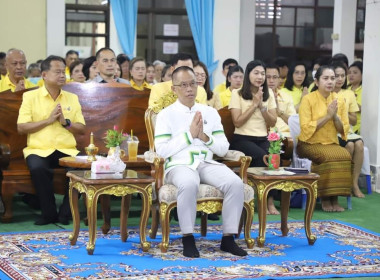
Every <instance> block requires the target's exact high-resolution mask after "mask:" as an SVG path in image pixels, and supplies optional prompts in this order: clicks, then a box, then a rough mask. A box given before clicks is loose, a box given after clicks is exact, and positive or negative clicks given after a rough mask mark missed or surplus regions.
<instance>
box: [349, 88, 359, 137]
mask: <svg viewBox="0 0 380 280" xmlns="http://www.w3.org/2000/svg"><path fill="white" fill-rule="evenodd" d="M348 89H350V90H352V87H351V86H349V87H348ZM362 90H363V88H362V86H360V87H358V88H357V89H355V90H352V91H353V92H354V94H355V97H356V102H357V103H358V105H359V106H360V107H361V106H362ZM360 111H361V110H360ZM356 119H357V121H356V124H355V125H354V126H353V128H352V130H353V131H354V132H356V133H358V134H360V125H361V122H362V113H361V112H357V113H356Z"/></svg>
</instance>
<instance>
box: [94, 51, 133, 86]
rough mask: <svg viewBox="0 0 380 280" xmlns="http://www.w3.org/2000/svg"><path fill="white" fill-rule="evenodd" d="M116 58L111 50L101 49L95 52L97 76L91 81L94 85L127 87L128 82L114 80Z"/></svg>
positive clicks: (118, 79)
mask: <svg viewBox="0 0 380 280" xmlns="http://www.w3.org/2000/svg"><path fill="white" fill-rule="evenodd" d="M116 64H117V62H116V56H115V53H114V51H113V50H112V49H110V48H101V49H100V50H98V51H97V52H96V62H95V66H96V68H97V70H98V72H99V74H98V75H97V76H96V77H95V78H94V79H93V80H92V81H93V82H96V83H121V84H126V85H129V84H130V83H129V81H127V80H124V79H122V78H115V73H116Z"/></svg>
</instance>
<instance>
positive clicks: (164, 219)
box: [159, 203, 173, 253]
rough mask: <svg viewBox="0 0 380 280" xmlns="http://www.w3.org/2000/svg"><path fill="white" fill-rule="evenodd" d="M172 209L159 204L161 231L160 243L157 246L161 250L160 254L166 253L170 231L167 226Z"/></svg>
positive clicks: (168, 225)
mask: <svg viewBox="0 0 380 280" xmlns="http://www.w3.org/2000/svg"><path fill="white" fill-rule="evenodd" d="M172 208H173V207H170V208H169V206H168V205H167V204H165V203H162V204H160V221H161V230H162V241H161V243H160V245H159V247H160V249H161V253H166V252H167V251H168V247H169V231H170V228H169V227H170V224H169V216H170V210H171V209H172Z"/></svg>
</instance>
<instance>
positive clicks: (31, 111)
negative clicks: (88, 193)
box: [17, 56, 85, 225]
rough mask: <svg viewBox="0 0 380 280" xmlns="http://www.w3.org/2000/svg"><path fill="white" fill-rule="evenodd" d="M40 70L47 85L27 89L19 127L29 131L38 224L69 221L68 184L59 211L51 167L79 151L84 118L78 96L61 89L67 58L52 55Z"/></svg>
mask: <svg viewBox="0 0 380 280" xmlns="http://www.w3.org/2000/svg"><path fill="white" fill-rule="evenodd" d="M41 71H42V78H43V79H44V86H43V87H41V88H38V89H36V90H33V91H29V92H26V93H24V95H23V101H22V104H21V107H20V111H19V116H18V120H17V130H18V132H19V133H20V134H27V135H28V138H27V147H26V148H25V149H24V151H23V152H24V157H25V159H26V163H27V165H28V167H29V170H30V174H31V177H32V182H33V185H34V187H35V189H36V192H37V197H38V200H39V203H40V207H41V214H42V215H41V217H40V218H38V219H37V220H36V222H35V225H46V224H50V223H56V222H57V220H58V221H59V222H60V223H62V224H65V225H67V224H68V223H69V222H68V221H69V218H70V215H71V212H70V207H69V199H68V188H66V194H65V197H64V199H63V203H62V205H61V207H60V209H59V213H58V214H57V209H56V204H55V198H54V190H53V176H52V171H51V169H52V168H57V167H59V164H58V160H59V158H61V157H65V156H75V155H77V154H78V153H79V151H78V150H77V149H76V141H75V138H74V134H82V133H84V128H85V121H84V118H83V115H82V109H81V106H80V103H79V101H78V96H77V95H75V94H72V93H69V92H66V91H64V90H62V87H63V85H64V84H65V83H66V76H65V62H64V60H63V59H62V58H61V57H59V56H49V57H48V58H47V59H45V60H44V61H43V62H42V63H41Z"/></svg>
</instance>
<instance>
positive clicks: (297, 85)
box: [280, 62, 309, 112]
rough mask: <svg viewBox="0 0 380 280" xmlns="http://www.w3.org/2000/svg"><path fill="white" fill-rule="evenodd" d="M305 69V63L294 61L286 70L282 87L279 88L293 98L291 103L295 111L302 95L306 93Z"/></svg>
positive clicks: (307, 84) (307, 83)
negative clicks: (286, 73) (286, 74)
mask: <svg viewBox="0 0 380 280" xmlns="http://www.w3.org/2000/svg"><path fill="white" fill-rule="evenodd" d="M306 69H307V68H306V65H305V63H303V62H295V63H294V64H293V65H292V66H291V67H290V69H289V71H288V76H287V77H286V81H285V85H284V87H283V88H282V89H281V90H280V92H285V93H287V94H288V95H290V96H291V97H292V98H293V104H294V107H295V109H296V111H297V112H298V108H299V106H300V102H301V99H302V97H304V96H305V95H306V94H308V86H309V82H308V80H307V70H306Z"/></svg>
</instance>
